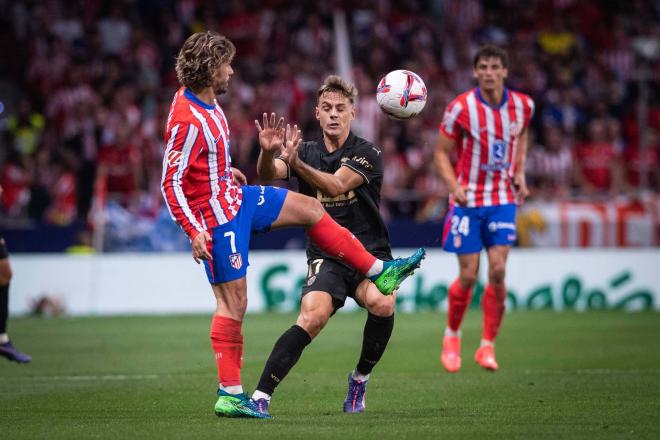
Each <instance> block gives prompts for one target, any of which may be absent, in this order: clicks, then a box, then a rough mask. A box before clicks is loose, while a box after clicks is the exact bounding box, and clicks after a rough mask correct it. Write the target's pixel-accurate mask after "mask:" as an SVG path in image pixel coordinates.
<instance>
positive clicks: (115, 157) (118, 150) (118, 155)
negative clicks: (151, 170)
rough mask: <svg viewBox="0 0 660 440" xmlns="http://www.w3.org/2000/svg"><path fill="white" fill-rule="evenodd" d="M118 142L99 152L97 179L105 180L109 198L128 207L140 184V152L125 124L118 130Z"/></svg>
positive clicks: (105, 146)
mask: <svg viewBox="0 0 660 440" xmlns="http://www.w3.org/2000/svg"><path fill="white" fill-rule="evenodd" d="M116 136H117V137H116V140H115V142H114V143H112V144H108V145H104V146H103V147H102V148H101V151H100V152H99V158H98V170H97V179H105V182H106V190H107V195H108V198H110V199H113V200H115V201H117V202H118V203H120V204H121V205H123V206H124V207H128V206H129V205H130V204H131V201H132V200H133V198H134V196H136V195H137V194H136V193H137V189H138V184H139V182H140V175H141V170H140V163H141V156H140V151H139V150H138V148H137V147H136V146H135V144H134V143H133V142H132V139H131V138H130V136H131V132H130V131H129V129H128V128H127V127H126V125H125V124H120V125H119V127H118V128H117V135H116Z"/></svg>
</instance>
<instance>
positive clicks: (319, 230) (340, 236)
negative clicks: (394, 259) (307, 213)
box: [307, 212, 376, 274]
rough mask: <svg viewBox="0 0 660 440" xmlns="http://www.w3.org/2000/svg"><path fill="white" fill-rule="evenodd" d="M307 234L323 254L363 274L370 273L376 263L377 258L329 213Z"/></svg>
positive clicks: (308, 230)
mask: <svg viewBox="0 0 660 440" xmlns="http://www.w3.org/2000/svg"><path fill="white" fill-rule="evenodd" d="M307 233H308V234H309V238H311V239H312V241H314V243H316V244H317V246H318V247H319V248H321V250H322V251H323V252H325V253H327V254H328V255H330V256H333V257H335V258H337V259H339V260H341V261H344V262H346V263H347V264H349V265H350V266H352V267H354V268H355V269H357V270H359V271H360V272H362V273H363V274H366V273H367V272H369V269H371V266H373V265H374V263H375V262H376V257H374V256H373V255H371V254H370V253H369V252H367V250H366V249H365V248H364V246H363V245H362V243H360V240H358V239H357V238H355V236H354V235H353V234H351V233H350V231H349V230H348V229H346V228H344V227H342V226H340V225H339V224H338V223H337V222H336V221H334V220H333V219H332V217H330V215H328V213H327V212H326V213H325V214H324V215H323V217H321V220H319V222H318V223H317V224H315V225H314V226H312V227H311V228H309V229H307Z"/></svg>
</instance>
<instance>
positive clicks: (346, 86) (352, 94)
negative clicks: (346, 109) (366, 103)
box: [317, 75, 358, 104]
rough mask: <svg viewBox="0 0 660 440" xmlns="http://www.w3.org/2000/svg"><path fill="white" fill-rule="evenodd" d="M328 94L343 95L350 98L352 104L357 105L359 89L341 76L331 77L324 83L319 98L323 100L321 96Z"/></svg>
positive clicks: (320, 88)
mask: <svg viewBox="0 0 660 440" xmlns="http://www.w3.org/2000/svg"><path fill="white" fill-rule="evenodd" d="M326 92H337V93H341V94H342V95H344V96H345V97H346V98H348V100H349V101H350V102H351V104H354V103H355V98H357V94H358V92H357V87H355V85H353V84H351V83H349V82H348V81H345V80H344V79H343V78H342V77H341V76H339V75H329V76H328V77H327V78H326V79H325V81H323V85H322V86H321V87H319V91H318V95H317V98H318V99H321V96H323V94H324V93H326Z"/></svg>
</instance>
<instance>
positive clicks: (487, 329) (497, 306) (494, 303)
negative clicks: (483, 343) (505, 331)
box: [481, 284, 506, 341]
mask: <svg viewBox="0 0 660 440" xmlns="http://www.w3.org/2000/svg"><path fill="white" fill-rule="evenodd" d="M505 300H506V288H505V287H504V285H503V284H502V285H500V286H498V287H495V286H493V285H492V284H488V285H487V286H486V289H484V295H483V297H482V298H481V307H482V309H483V311H484V329H483V333H482V338H483V339H486V340H488V341H494V340H495V337H497V332H498V331H499V329H500V324H501V323H502V316H503V315H504V301H505Z"/></svg>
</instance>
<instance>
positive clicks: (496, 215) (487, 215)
mask: <svg viewBox="0 0 660 440" xmlns="http://www.w3.org/2000/svg"><path fill="white" fill-rule="evenodd" d="M515 241H516V205H515V204H508V205H498V206H482V207H479V208H465V207H463V206H459V205H454V206H453V207H451V208H450V209H449V212H448V213H447V218H445V224H444V228H443V230H442V248H443V249H444V250H446V251H447V252H454V253H457V254H472V253H477V252H480V251H481V249H482V248H484V247H485V248H486V249H488V248H489V247H491V246H495V245H508V246H511V245H513V244H514V243H515Z"/></svg>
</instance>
